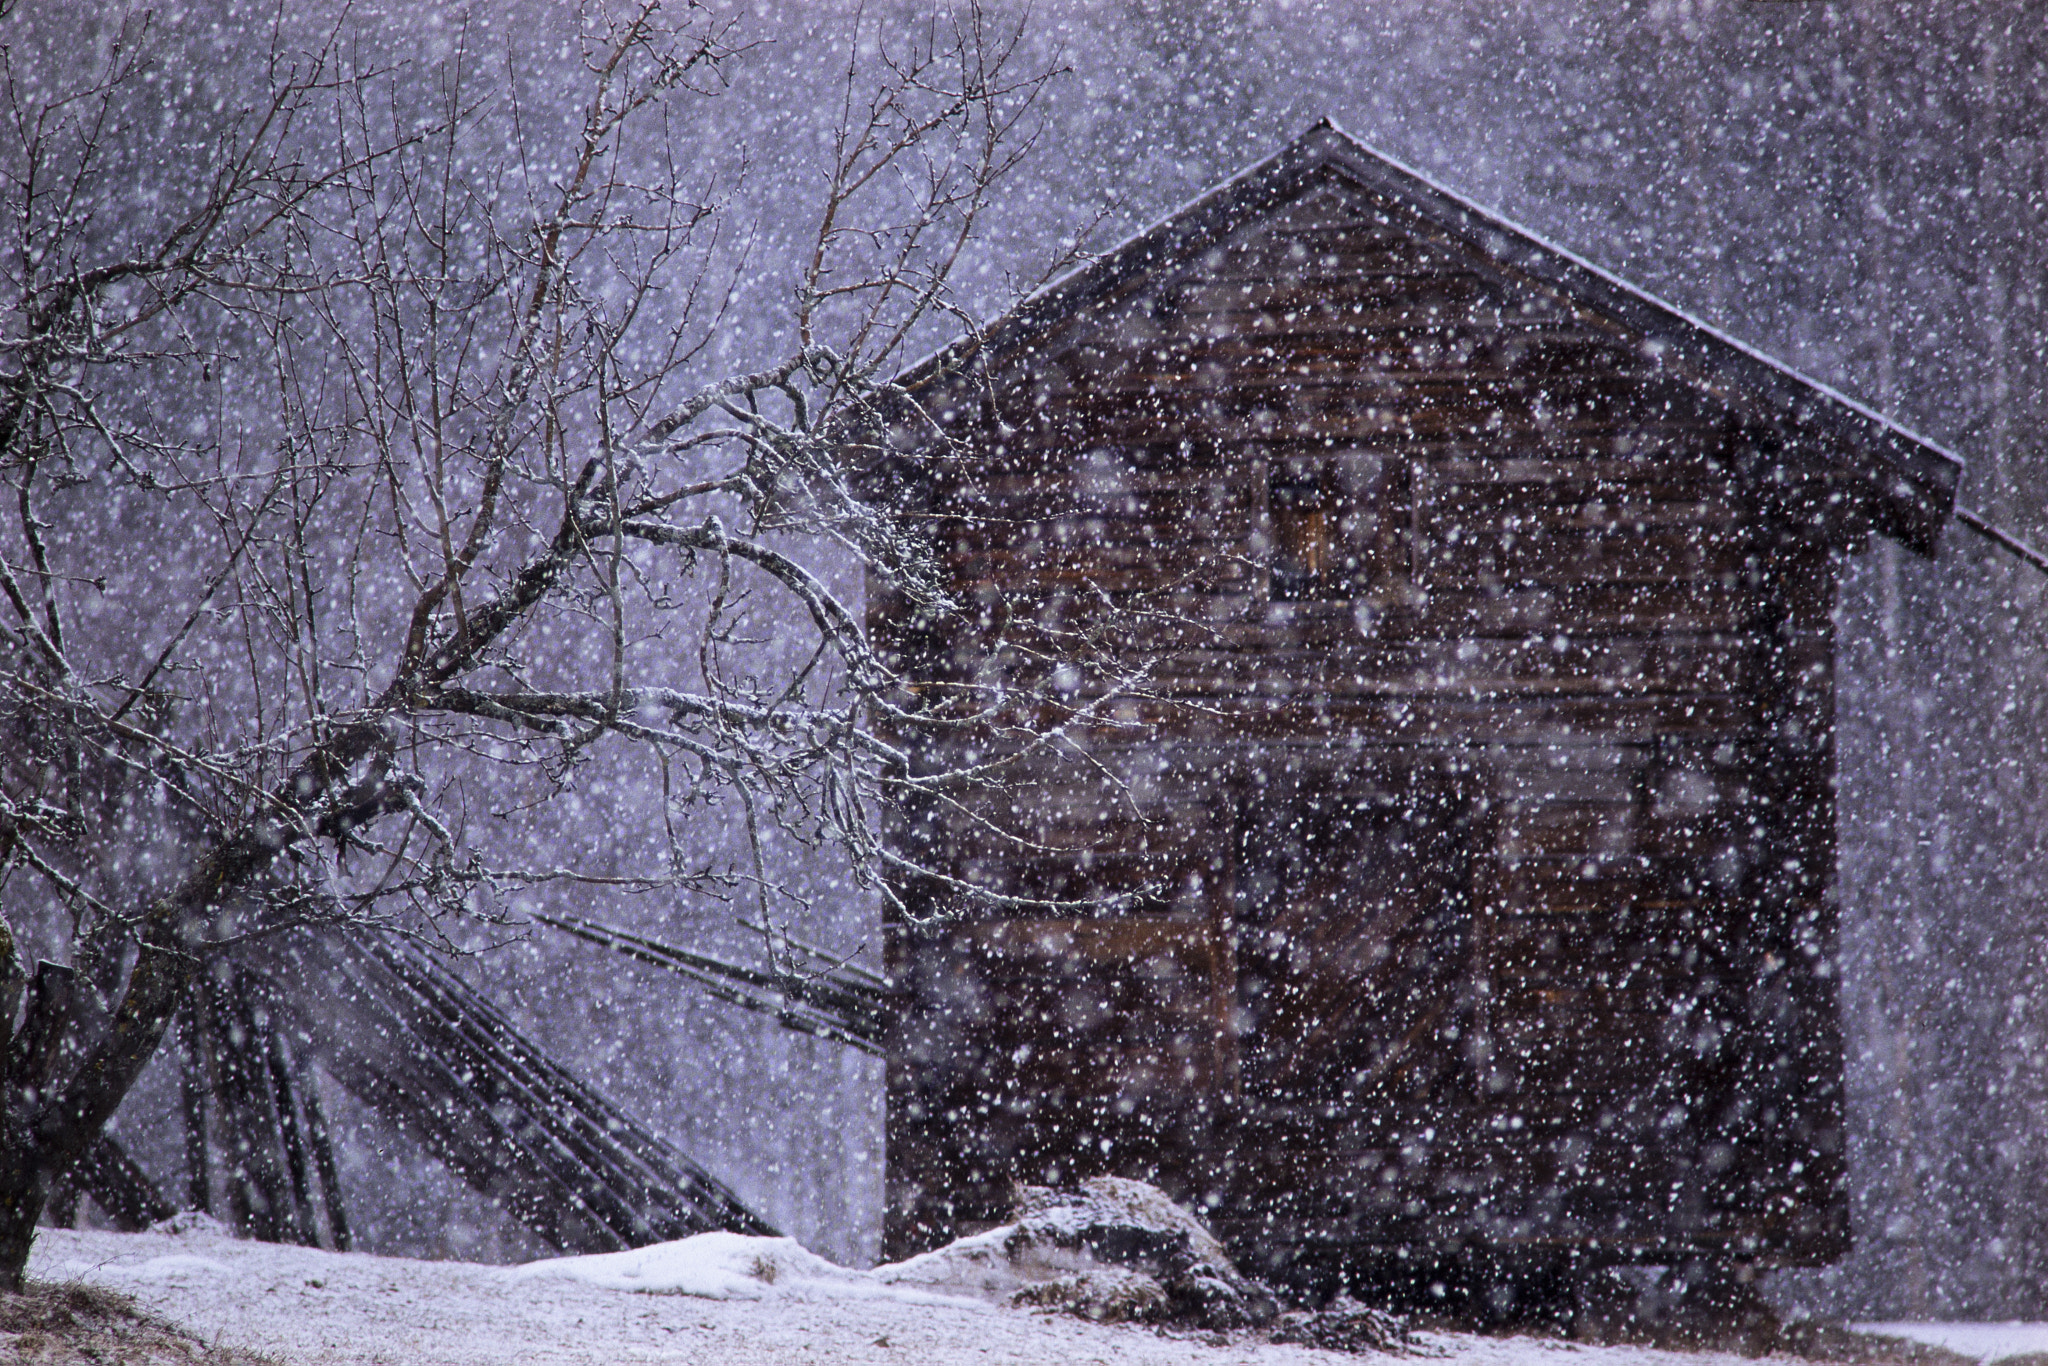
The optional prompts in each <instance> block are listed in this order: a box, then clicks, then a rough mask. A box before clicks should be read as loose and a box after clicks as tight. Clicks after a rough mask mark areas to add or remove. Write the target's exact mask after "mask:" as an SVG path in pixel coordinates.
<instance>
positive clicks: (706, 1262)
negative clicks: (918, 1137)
mask: <svg viewBox="0 0 2048 1366" xmlns="http://www.w3.org/2000/svg"><path fill="white" fill-rule="evenodd" d="M510 1274H511V1276H512V1277H513V1278H514V1279H516V1280H526V1279H532V1278H534V1277H542V1276H554V1277H563V1278H566V1279H568V1280H573V1281H581V1282H583V1283H584V1284H585V1285H594V1286H597V1287H599V1288H601V1289H605V1290H637V1291H640V1292H642V1293H645V1294H651V1295H694V1296H696V1297H698V1298H700V1299H707V1300H765V1299H797V1300H829V1299H894V1300H900V1301H903V1302H905V1303H910V1304H948V1305H956V1306H959V1305H972V1306H973V1307H976V1308H980V1307H981V1306H982V1300H981V1299H980V1298H978V1297H977V1298H973V1299H968V1298H962V1297H960V1296H949V1295H943V1294H930V1293H926V1292H924V1291H921V1290H918V1289H916V1288H914V1287H910V1286H899V1285H894V1284H891V1283H890V1282H889V1281H888V1280H887V1279H886V1278H885V1277H883V1276H882V1275H881V1274H880V1273H879V1272H874V1271H855V1270H853V1269H851V1268H850V1267H844V1266H840V1265H838V1264H837V1263H835V1262H829V1261H826V1260H825V1259H824V1258H823V1257H820V1256H819V1255H818V1254H817V1253H815V1252H812V1251H810V1250H809V1249H807V1248H805V1247H804V1246H803V1245H802V1244H800V1243H798V1242H797V1241H796V1240H795V1239H794V1238H757V1237H749V1236H747V1235H746V1234H741V1233H700V1234H698V1235H697V1236H695V1237H694V1238H681V1239H678V1240H676V1241H675V1242H670V1243H655V1244H653V1245H652V1246H649V1247H639V1248H634V1249H632V1250H631V1251H628V1252H600V1253H594V1254H592V1255H589V1256H583V1257H551V1258H549V1259H547V1260H546V1261H539V1262H528V1263H527V1264H526V1265H525V1266H522V1267H517V1268H515V1269H514V1270H513V1271H512V1272H511V1273H510Z"/></svg>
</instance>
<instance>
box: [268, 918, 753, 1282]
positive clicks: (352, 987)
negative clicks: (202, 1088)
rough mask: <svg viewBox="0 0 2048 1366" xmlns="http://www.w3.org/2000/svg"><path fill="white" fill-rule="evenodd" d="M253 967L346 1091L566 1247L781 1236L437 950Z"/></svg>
mask: <svg viewBox="0 0 2048 1366" xmlns="http://www.w3.org/2000/svg"><path fill="white" fill-rule="evenodd" d="M251 958H252V961H253V962H254V963H255V964H256V965H257V966H259V967H260V968H261V970H263V971H264V972H265V973H266V974H267V975H269V976H271V977H272V979H273V980H274V981H275V982H276V983H277V985H278V996H279V1003H280V1004H279V1008H280V1009H281V1010H284V1011H285V1012H286V1013H288V1014H289V1015H291V1016H292V1017H293V1019H294V1023H295V1025H296V1026H297V1029H296V1033H297V1034H298V1035H300V1036H302V1037H303V1038H305V1039H306V1040H307V1042H308V1046H309V1047H310V1049H311V1050H312V1053H313V1054H314V1055H315V1056H317V1057H318V1059H319V1061H320V1063H321V1065H322V1067H323V1069H324V1070H326V1071H327V1072H328V1074H329V1075H330V1076H332V1077H333V1078H334V1080H335V1081H337V1082H338V1083H340V1084H341V1085H342V1086H343V1087H344V1088H346V1089H348V1090H349V1091H351V1092H352V1093H354V1094H356V1095H357V1096H358V1097H359V1098H361V1099H362V1100H363V1101H364V1102H365V1103H367V1104H369V1105H371V1106H372V1107H373V1108H374V1109H376V1110H378V1111H379V1113H382V1114H384V1115H385V1116H386V1117H387V1118H389V1119H391V1120H393V1121H394V1122H396V1123H398V1124H399V1125H400V1126H401V1127H403V1128H404V1129H406V1130H407V1131H408V1132H410V1133H412V1134H413V1135H414V1136H415V1137H417V1138H419V1139H420V1140H421V1141H422V1142H423V1143H424V1144H425V1145H426V1146H427V1147H428V1149H429V1151H431V1152H433V1153H434V1154H435V1156H436V1157H438V1158H439V1159H441V1160H442V1161H443V1162H445V1163H447V1165H448V1166H449V1167H450V1168H451V1169H452V1170H454V1171H455V1172H456V1173H457V1174H458V1175H460V1176H461V1177H462V1178H463V1180H464V1181H465V1182H467V1183H468V1184H469V1185H471V1186H472V1187H474V1188H475V1189H477V1190H479V1191H481V1192H483V1193H484V1194H487V1195H489V1196H491V1197H492V1198H493V1199H495V1200H497V1201H498V1202H499V1203H501V1204H502V1205H503V1206H504V1207H505V1208H506V1209H507V1210H508V1211H510V1212H511V1213H512V1214H513V1215H514V1216H515V1217H517V1218H518V1219H519V1220H520V1221H521V1222H522V1223H524V1224H526V1225H527V1227H529V1228H530V1229H532V1230H533V1231H534V1232H535V1233H536V1234H538V1235H539V1236H541V1237H542V1238H543V1239H545V1240H546V1241H548V1242H549V1243H551V1244H553V1245H554V1246H557V1247H560V1248H563V1249H565V1250H571V1251H602V1250H610V1249H616V1248H621V1247H630V1246H638V1245H641V1244H644V1243H647V1242H652V1241H658V1240H661V1239H665V1238H676V1237H682V1236H686V1235H688V1234H691V1233H697V1232H705V1231H709V1230H712V1229H720V1228H723V1229H730V1230H733V1231H736V1232H747V1233H768V1232H772V1231H773V1230H772V1229H770V1227H769V1226H768V1224H767V1223H766V1222H765V1221H763V1220H761V1219H760V1218H759V1216H757V1215H755V1214H754V1213H753V1212H752V1211H750V1210H748V1209H747V1208H746V1207H745V1206H744V1205H743V1204H742V1203H741V1202H740V1201H739V1200H738V1198H737V1197H736V1196H734V1195H733V1194H732V1192H731V1191H729V1190H727V1189H726V1188H725V1187H724V1186H723V1185H722V1184H721V1183H719V1182H718V1181H717V1180H716V1179H715V1178H713V1177H711V1176H710V1174H709V1173H707V1172H705V1171H703V1169H702V1168H700V1167H698V1166H697V1165H696V1164H695V1163H694V1162H692V1161H691V1160H690V1159H689V1158H688V1157H686V1156H684V1155H683V1154H681V1153H680V1152H677V1151H676V1150H675V1149H674V1148H672V1147H671V1146H669V1145H668V1144H667V1143H666V1142H664V1141H663V1140H662V1139H660V1138H659V1137H658V1136H656V1135H654V1134H653V1133H651V1132H650V1131H648V1130H647V1129H645V1128H644V1127H643V1126H642V1125H640V1124H639V1123H638V1122H637V1121H635V1120H633V1119H632V1118H631V1117H629V1116H627V1115H626V1114H625V1113H624V1112H623V1111H621V1110H620V1109H619V1108H618V1107H617V1106H616V1105H614V1104H612V1102H611V1101H610V1100H609V1099H607V1098H606V1097H604V1096H602V1095H601V1094H600V1093H598V1092H597V1091H595V1090H594V1089H593V1088H591V1087H589V1086H587V1085H585V1084H584V1083H583V1082H581V1081H580V1080H579V1079H577V1078H576V1077H574V1076H573V1075H572V1074H570V1073H569V1072H568V1071H567V1070H566V1069H564V1068H562V1067H560V1066H559V1065H558V1064H556V1063H554V1061H553V1060H552V1059H550V1058H548V1057H547V1055H546V1054H545V1053H544V1052H543V1051H542V1050H541V1049H539V1048H538V1047H537V1046H536V1045H534V1044H533V1043H532V1042H531V1041H530V1040H528V1039H526V1038H525V1037H524V1036H523V1035H522V1034H521V1033H520V1032H519V1030H518V1029H517V1028H516V1027H515V1026H514V1025H513V1024H512V1022H511V1021H510V1020H509V1019H508V1018H507V1017H506V1016H505V1015H504V1014H503V1012H501V1011H499V1010H498V1009H497V1008H496V1007H495V1006H494V1005H492V1004H491V1003H490V1002H489V1001H488V1000H487V999H485V998H484V997H483V996H481V995H480V994H478V993H477V992H475V991H473V990H472V989H470V988H469V987H468V986H467V984H465V983H463V982H462V981H461V980H460V979H459V978H457V977H455V976H454V974H452V973H451V972H449V971H448V970H447V969H446V968H444V967H442V966H441V965H440V964H439V963H437V962H435V961H434V960H433V958H432V957H431V955H429V954H427V953H426V952H425V951H424V950H421V949H418V948H417V947H415V946H411V945H407V944H404V943H402V942H399V941H394V940H385V939H377V940H354V939H342V938H339V937H334V936H320V935H316V934H313V933H310V932H304V933H297V934H294V935H291V936H284V937H280V939H279V940H277V941H274V942H270V943H267V944H266V945H264V946H263V947H261V948H259V949H255V950H253V951H252V953H251Z"/></svg>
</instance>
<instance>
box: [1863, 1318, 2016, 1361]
mask: <svg viewBox="0 0 2048 1366" xmlns="http://www.w3.org/2000/svg"><path fill="white" fill-rule="evenodd" d="M1855 1329H1856V1331H1857V1332H1859V1333H1870V1334H1872V1335H1874V1336H1876V1337H1884V1338H1904V1339H1905V1340H1906V1341H1908V1342H1920V1343H1925V1344H1926V1345H1927V1346H1929V1347H1940V1348H1942V1349H1944V1350H1946V1351H1950V1352H1954V1353H1955V1354H1956V1355H1958V1356H1966V1357H1975V1358H1976V1359H1977V1360H1979V1361H1982V1362H1994V1361H2004V1360H2006V1359H2008V1358H2011V1357H2032V1356H2048V1323H2018V1322H2013V1323H1859V1324H1856V1325H1855Z"/></svg>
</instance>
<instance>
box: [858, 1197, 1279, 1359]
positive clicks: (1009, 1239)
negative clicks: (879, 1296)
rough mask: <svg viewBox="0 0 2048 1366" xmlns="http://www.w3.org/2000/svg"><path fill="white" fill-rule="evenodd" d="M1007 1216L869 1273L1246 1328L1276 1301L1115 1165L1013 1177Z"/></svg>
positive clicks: (1020, 1301) (1015, 1300) (1114, 1312)
mask: <svg viewBox="0 0 2048 1366" xmlns="http://www.w3.org/2000/svg"><path fill="white" fill-rule="evenodd" d="M1016 1216H1017V1218H1016V1222H1014V1223H1010V1224H1005V1225H1003V1226H1002V1227H1000V1228H993V1229H990V1230H989V1231H988V1232H986V1233H982V1234H978V1235H976V1236H974V1237H971V1238H963V1239H961V1240H959V1241H958V1242H955V1243H950V1244H948V1245H947V1246H945V1247H942V1248H939V1249H937V1250H936V1251H933V1252H927V1253H925V1254H924V1255H923V1256H921V1257H913V1258H911V1259H910V1260H909V1261H906V1262H900V1263H897V1264H896V1265H894V1266H886V1267H880V1268H877V1271H876V1274H877V1275H880V1276H883V1277H885V1278H887V1279H889V1280H890V1281H892V1282H893V1283H896V1284H900V1285H917V1286H921V1287H924V1288H927V1289H931V1290H934V1291H938V1290H944V1291H947V1292H950V1293H954V1294H969V1295H977V1296H979V1297H981V1298H983V1299H987V1300H991V1301H994V1302H997V1303H1007V1304H1012V1305H1018V1306H1032V1307H1037V1308H1044V1309H1063V1310H1066V1311H1068V1312H1070V1313H1075V1314H1079V1315H1081V1316H1082V1317H1083V1318H1091V1319H1099V1320H1102V1321H1104V1322H1140V1323H1179V1324H1185V1325H1187V1326H1190V1327H1199V1328H1248V1327H1253V1326H1256V1325H1260V1324H1264V1323H1268V1322H1271V1321H1272V1319H1273V1317H1274V1315H1275V1314H1276V1313H1277V1312H1278V1308H1279V1306H1278V1305H1277V1304H1276V1303H1275V1302H1274V1300H1273V1297H1272V1295H1271V1293H1270V1292H1268V1291H1267V1290H1266V1289H1265V1288H1264V1287H1262V1286H1260V1285H1257V1284H1256V1283H1254V1282H1252V1281H1250V1280H1247V1279H1246V1278H1245V1277H1243V1276H1241V1275H1239V1274H1238V1271H1237V1268H1236V1267H1234V1266H1232V1265H1231V1263H1230V1258H1229V1256H1228V1254H1226V1253H1225V1252H1224V1250H1223V1244H1221V1243H1219V1242H1217V1241H1216V1238H1215V1236H1214V1235H1212V1234H1211V1233H1210V1232H1209V1231H1208V1230H1207V1229H1206V1228H1203V1227H1202V1224H1201V1221H1199V1220H1198V1219H1196V1218H1195V1216H1194V1215H1192V1214H1190V1213H1189V1212H1188V1211H1187V1210H1185V1209H1183V1208H1181V1207H1180V1206H1179V1205H1177V1204H1175V1203H1174V1202H1173V1201H1172V1200H1170V1199H1168V1198H1167V1197H1166V1194H1165V1193H1164V1192H1163V1191H1161V1190H1160V1189H1159V1188H1158V1187H1156V1186H1149V1185H1146V1184H1145V1183H1144V1182H1142V1181H1129V1180H1125V1179H1123V1178H1120V1177H1113V1176H1105V1177H1098V1178H1096V1179H1094V1180H1092V1181H1084V1182H1082V1183H1081V1186H1080V1187H1079V1189H1076V1190H1054V1189H1051V1188H1049V1187H1045V1186H1024V1187H1021V1188H1020V1189H1019V1191H1018V1194H1017V1202H1016Z"/></svg>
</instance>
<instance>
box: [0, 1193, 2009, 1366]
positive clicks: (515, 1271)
mask: <svg viewBox="0 0 2048 1366" xmlns="http://www.w3.org/2000/svg"><path fill="white" fill-rule="evenodd" d="M692 1241H698V1240H692ZM782 1241H784V1240H767V1239H747V1240H739V1241H736V1242H733V1243H731V1244H729V1245H728V1244H726V1243H714V1244H701V1245H700V1246H698V1247H696V1248H694V1249H692V1248H689V1247H688V1246H687V1245H677V1244H671V1245H668V1251H666V1252H664V1253H662V1254H661V1259H665V1261H663V1260H661V1259H657V1260H656V1261H655V1262H649V1261H647V1260H646V1259H643V1260H642V1261H641V1262H638V1263H635V1262H631V1261H630V1260H625V1259H630V1258H631V1257H632V1256H633V1254H620V1257H621V1258H622V1260H620V1261H619V1262H618V1263H616V1264H615V1265H612V1266H610V1267H609V1268H608V1269H607V1270H608V1272H609V1273H610V1274H609V1276H608V1277H603V1276H594V1275H593V1276H590V1277H587V1278H580V1279H579V1278H578V1277H575V1276H567V1275H561V1274H556V1273H558V1272H559V1270H560V1268H559V1267H556V1268H554V1271H552V1272H551V1271H550V1270H549V1264H547V1263H539V1264H536V1265H535V1266H533V1267H530V1268H516V1267H491V1266H478V1265H475V1264H473V1263H467V1262H418V1261H408V1260H404V1259H401V1258H394V1257H372V1256H369V1255H366V1254H360V1253H356V1254H338V1253H332V1252H320V1251H316V1250H313V1249H309V1248H299V1247H280V1246H277V1245H274V1244H266V1243H254V1242H243V1241H239V1240H236V1239H234V1238H230V1237H228V1236H226V1235H225V1234H223V1233H222V1232H220V1230H219V1228H218V1226H217V1225H210V1224H204V1223H202V1224H199V1225H198V1226H197V1227H191V1228H187V1229H186V1230H185V1231H184V1232H181V1233H171V1232H151V1233H138V1234H119V1233H88V1232H72V1231H68V1230H61V1229H56V1230H50V1229H46V1230H43V1231H42V1232H41V1233H40V1234H39V1236H38V1238H37V1240H36V1250H35V1255H34V1257H33V1258H32V1259H31V1261H30V1263H29V1274H30V1275H31V1276H32V1277H33V1278H35V1279H37V1280H41V1281H68V1280H77V1281H84V1282H87V1283H89V1284H93V1285H100V1286H105V1287H108V1288H110V1289H115V1290H120V1291H124V1292H126V1293H128V1294H131V1295H133V1296H134V1297H135V1298H136V1299H137V1300H139V1301H140V1302H141V1304H142V1305H143V1307H145V1308H147V1309H149V1310H152V1311H154V1312H156V1313H158V1314H161V1315H163V1316H164V1317H166V1318H168V1319H170V1320H172V1321H173V1322H175V1323H178V1324H180V1325H181V1326H183V1327H184V1328H186V1329H188V1330H189V1331H191V1332H193V1333H195V1334H197V1335H198V1336H199V1337H201V1338H202V1339H204V1340H206V1341H208V1342H219V1343H222V1344H227V1345H232V1346H238V1347H244V1348H249V1349H254V1350H257V1351H261V1352H266V1353H269V1354H271V1355H273V1356H275V1357H276V1358H278V1359H279V1360H280V1361H281V1362H284V1363H286V1364H287V1366H343V1364H344V1363H346V1366H507V1364H508V1363H518V1364H519V1366H527V1364H528V1363H531V1366H611V1364H612V1363H635V1362H663V1363H678V1366H681V1364H684V1363H688V1364H690V1366H695V1364H696V1363H703V1364H704V1366H770V1363H772V1364H773V1366H792V1363H795V1364H800V1366H842V1363H845V1364H850V1363H873V1364H874V1366H927V1363H930V1364H931V1366H951V1364H952V1363H969V1364H971V1366H983V1364H984V1363H985V1364H986V1366H1095V1364H1096V1363H1100V1364H1101V1366H1109V1363H1116V1366H1125V1363H1130V1364H1131V1366H1224V1364H1225V1363H1246V1364H1247V1366H1250V1364H1251V1363H1256V1364H1257V1366H1355V1364H1356V1363H1357V1362H1358V1361H1359V1360H1360V1358H1358V1357H1352V1356H1339V1355H1336V1354H1333V1353H1328V1352H1318V1351H1312V1350H1309V1349H1306V1348H1300V1347H1284V1346H1275V1345H1272V1344H1265V1343H1258V1342H1252V1341H1239V1342H1235V1343H1231V1342H1225V1341H1223V1340H1222V1339H1211V1338H1206V1337H1196V1336H1179V1337H1170V1336H1163V1335H1161V1334H1159V1333H1156V1332H1153V1331H1152V1330H1149V1329H1145V1328H1138V1327H1130V1326H1114V1325H1103V1324H1093V1323H1085V1322H1082V1321H1080V1320H1077V1319H1073V1318H1068V1317H1064V1316H1054V1315H1046V1314H1039V1313H1032V1312H1027V1311H1022V1310H1014V1309H1003V1308H997V1307H994V1306H991V1305H985V1304H976V1303H972V1302H965V1301H960V1300H957V1299H954V1300H950V1301H948V1300H946V1299H945V1298H944V1297H941V1296H935V1295H932V1294H930V1293H929V1292H928V1291H924V1292H920V1291H919V1290H915V1289H912V1288H910V1287H907V1286H906V1287H894V1286H884V1285H878V1284H877V1282H876V1280H875V1278H873V1277H871V1276H868V1275H866V1274H865V1273H859V1272H850V1271H847V1270H845V1269H844V1268H839V1267H834V1266H832V1264H831V1263H829V1262H823V1261H822V1260H820V1259H816V1258H813V1257H812V1255H811V1254H809V1253H807V1252H804V1251H803V1249H801V1248H798V1247H796V1246H795V1245H794V1244H791V1245H790V1247H789V1248H780V1247H776V1248H766V1247H762V1246H758V1245H760V1244H766V1243H770V1242H774V1243H778V1244H779V1243H780V1242H782ZM743 1244H745V1245H743ZM814 1262H815V1263H816V1265H813V1263H814ZM771 1266H772V1268H773V1269H772V1270H770V1269H769V1268H770V1267H771ZM636 1267H637V1268H638V1269H639V1270H638V1273H637V1274H635V1268H636ZM590 1269H592V1270H595V1268H590ZM764 1273H765V1274H766V1275H767V1276H769V1277H770V1278H771V1279H766V1280H764V1279H763V1274H764ZM607 1279H608V1280H609V1283H593V1282H594V1281H596V1282H604V1281H606V1280H607ZM664 1279H667V1280H669V1281H671V1282H672V1283H674V1284H676V1285H677V1286H678V1288H683V1287H682V1282H684V1281H686V1280H689V1281H692V1282H694V1284H695V1287H696V1288H698V1289H700V1290H705V1291H708V1292H710V1293H712V1294H715V1295H718V1296H721V1298H702V1297H699V1296H693V1295H689V1294H682V1293H665V1294H636V1293H632V1292H631V1291H629V1290H621V1289H618V1288H614V1287H616V1286H620V1285H633V1284H636V1283H638V1284H645V1283H650V1282H660V1281H663V1280H664ZM1429 1342H1430V1344H1431V1347H1432V1349H1433V1353H1440V1354H1441V1356H1442V1358H1443V1359H1446V1360H1448V1361H1449V1362H1451V1363H1455V1366H1740V1364H1741V1360H1742V1359H1741V1358H1738V1357H1729V1356H1715V1355H1710V1354H1684V1353H1675V1352H1655V1351H1649V1350H1645V1349H1639V1348H1625V1347H1585V1346H1578V1345H1574V1344H1570V1343H1564V1342H1556V1341H1544V1340H1537V1339H1530V1338H1507V1339H1488V1338H1475V1337H1463V1336H1443V1337H1436V1338H1432V1339H1429ZM1972 1354H1973V1355H1974V1354H1975V1353H1974V1352H1973V1353H1972ZM2001 1354H2002V1353H2001Z"/></svg>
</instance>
